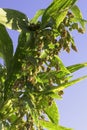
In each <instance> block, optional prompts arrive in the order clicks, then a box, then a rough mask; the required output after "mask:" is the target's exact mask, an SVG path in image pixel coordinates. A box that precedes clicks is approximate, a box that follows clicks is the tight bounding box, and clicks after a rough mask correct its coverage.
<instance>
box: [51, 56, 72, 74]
mask: <svg viewBox="0 0 87 130" xmlns="http://www.w3.org/2000/svg"><path fill="white" fill-rule="evenodd" d="M51 64H52V66H55V65H58V66H59V69H60V71H64V72H65V73H67V74H70V72H69V70H68V69H67V68H66V67H65V66H64V64H63V63H62V60H61V59H60V58H59V57H58V56H57V55H54V58H53V59H52V62H51Z"/></svg>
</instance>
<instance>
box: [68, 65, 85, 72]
mask: <svg viewBox="0 0 87 130" xmlns="http://www.w3.org/2000/svg"><path fill="white" fill-rule="evenodd" d="M83 67H87V63H81V64H75V65H71V66H68V67H67V69H68V70H69V71H70V72H71V73H73V72H75V71H77V70H79V69H81V68H83Z"/></svg>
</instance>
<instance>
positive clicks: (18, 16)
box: [0, 8, 28, 31]
mask: <svg viewBox="0 0 87 130" xmlns="http://www.w3.org/2000/svg"><path fill="white" fill-rule="evenodd" d="M0 23H1V24H3V25H4V26H5V27H7V28H9V29H13V30H18V31H21V30H25V31H27V30H28V18H27V16H26V15H25V14H23V13H21V12H19V11H16V10H13V9H6V8H0Z"/></svg>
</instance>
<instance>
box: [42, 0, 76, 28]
mask: <svg viewBox="0 0 87 130" xmlns="http://www.w3.org/2000/svg"><path fill="white" fill-rule="evenodd" d="M75 2H76V0H63V1H61V0H55V1H53V2H52V3H51V4H50V6H48V8H47V9H46V10H45V12H44V14H43V16H42V24H43V26H45V25H46V24H47V23H48V22H49V20H50V19H51V18H52V19H54V21H55V22H56V25H57V27H58V25H59V24H60V23H61V22H62V20H63V19H64V18H65V16H66V13H67V11H68V9H69V8H70V7H71V6H72V5H73V4H74V3H75ZM65 12H66V13H65ZM57 22H58V23H57Z"/></svg>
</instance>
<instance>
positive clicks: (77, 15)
mask: <svg viewBox="0 0 87 130" xmlns="http://www.w3.org/2000/svg"><path fill="white" fill-rule="evenodd" d="M71 10H72V12H73V14H74V18H72V19H71V20H72V21H73V22H79V23H80V24H81V26H82V27H83V28H84V29H85V23H87V21H86V20H83V16H82V13H81V11H80V9H79V7H78V6H77V5H74V6H72V8H71Z"/></svg>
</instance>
